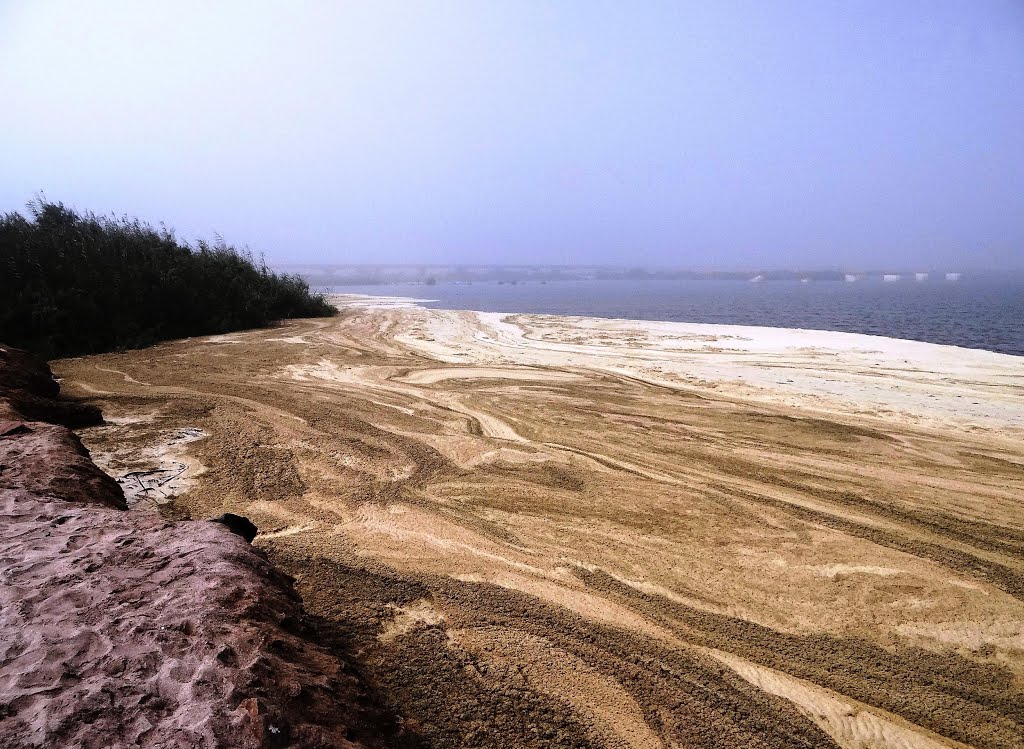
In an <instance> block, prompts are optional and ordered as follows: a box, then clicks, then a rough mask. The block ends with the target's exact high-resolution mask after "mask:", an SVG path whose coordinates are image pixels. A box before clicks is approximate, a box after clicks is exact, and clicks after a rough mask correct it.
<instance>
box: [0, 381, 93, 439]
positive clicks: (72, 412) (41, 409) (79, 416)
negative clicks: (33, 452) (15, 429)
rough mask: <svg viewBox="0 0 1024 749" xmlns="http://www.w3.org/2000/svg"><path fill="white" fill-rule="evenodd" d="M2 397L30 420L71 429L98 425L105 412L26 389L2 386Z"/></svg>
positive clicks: (86, 404) (87, 405)
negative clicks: (36, 393) (46, 396)
mask: <svg viewBox="0 0 1024 749" xmlns="http://www.w3.org/2000/svg"><path fill="white" fill-rule="evenodd" d="M0 399H3V400H6V401H7V403H8V405H9V407H10V408H12V409H13V410H14V411H16V412H17V413H19V414H21V415H22V416H23V417H24V418H25V419H28V420H29V421H47V422H49V423H51V424H60V425H62V426H66V427H68V428H69V429H81V428H82V427H91V426H96V425H97V424H102V423H103V414H102V413H101V412H100V410H99V409H98V408H96V406H93V405H90V404H88V403H79V402H78V401H72V400H64V399H63V398H44V397H42V396H39V395H35V394H34V393H29V392H27V391H25V390H11V389H9V388H4V387H2V386H0Z"/></svg>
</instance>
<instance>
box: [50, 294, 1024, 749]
mask: <svg viewBox="0 0 1024 749" xmlns="http://www.w3.org/2000/svg"><path fill="white" fill-rule="evenodd" d="M339 304H341V305H342V306H343V314H342V316H341V317H340V318H337V319H333V320H316V321H299V322H293V323H290V324H288V325H285V326H282V328H281V329H279V330H274V331H270V332H268V331H251V332H245V333H238V334H233V335H231V336H218V337H215V338H208V339H191V340H187V341H181V342H174V343H168V344H164V345H160V346H156V347H153V348H150V349H146V350H143V351H137V352H130V353H126V354H112V355H107V356H100V357H90V358H86V359H76V360H65V361H61V362H57V363H56V364H55V369H56V370H57V372H58V374H59V375H61V376H63V377H64V378H65V380H64V386H65V389H66V390H67V391H68V392H70V393H73V394H77V395H81V396H85V397H89V398H91V399H92V400H93V402H94V403H95V404H96V405H99V406H100V407H102V408H103V410H104V412H105V413H107V414H108V415H110V416H112V417H114V418H113V419H112V420H111V421H112V423H110V424H108V425H105V426H103V427H97V428H94V429H90V430H85V431H84V432H83V434H82V436H83V439H84V440H85V441H86V443H87V445H88V446H89V447H90V449H91V450H93V452H94V454H96V455H97V456H99V457H100V458H101V459H102V462H101V464H102V465H104V466H105V467H106V469H107V470H108V471H110V472H111V473H113V474H115V475H117V476H123V475H124V474H126V473H129V472H132V471H137V470H145V469H153V468H159V467H161V462H167V463H168V464H170V463H174V465H177V464H179V463H180V464H184V465H185V466H186V469H187V471H186V474H183V476H184V478H186V479H187V480H188V483H187V485H183V486H182V487H180V488H179V490H180V491H184V492H185V493H183V494H179V495H178V496H176V497H166V496H160V497H153V499H154V501H155V502H156V503H157V504H158V505H160V506H161V507H162V508H163V511H164V512H165V513H169V514H181V515H187V514H191V515H201V516H209V515H213V514H218V513H220V512H224V511H232V512H238V513H240V514H244V515H246V516H248V517H250V518H252V519H253V520H254V521H255V522H256V524H257V525H258V526H259V527H260V529H261V531H263V532H262V533H261V535H260V536H259V537H258V538H257V540H256V544H257V545H258V546H261V547H262V548H264V549H266V550H267V551H268V552H269V553H270V555H271V557H272V558H273V559H274V560H275V561H276V562H277V563H279V564H280V565H281V566H282V567H284V568H285V569H286V570H287V571H288V572H290V573H292V574H294V575H296V576H297V577H298V579H299V589H300V592H301V594H302V596H303V598H304V600H305V603H306V605H307V607H308V608H310V609H312V610H313V611H314V612H316V613H317V614H319V615H321V616H323V617H324V618H325V619H326V620H327V621H328V622H330V627H331V628H332V629H331V631H332V632H333V633H334V634H336V635H337V642H338V643H346V645H345V646H346V647H349V648H351V652H352V655H353V657H354V658H355V659H356V660H357V662H358V663H359V664H360V667H361V668H362V670H363V671H364V672H365V674H366V675H367V677H368V678H370V679H371V681H372V682H373V684H374V685H375V686H376V687H377V688H378V689H379V690H380V691H381V692H382V694H383V695H384V696H385V697H386V699H388V700H389V701H390V702H392V703H393V704H394V705H395V706H396V707H397V709H398V710H400V711H401V712H402V713H403V714H404V715H405V716H406V717H407V719H408V725H409V726H411V727H413V728H415V730H417V731H418V732H419V733H420V734H421V735H422V736H423V737H424V740H425V742H426V744H427V745H428V746H607V747H620V746H621V747H659V746H663V747H675V746H680V747H683V746H687V747H688V746H701V747H704V746H707V747H783V746H786V747H789V746H801V747H818V746H841V747H850V748H853V747H857V748H860V747H948V746H962V745H969V746H976V747H991V748H992V749H996V748H997V747H1000V748H1001V747H1022V746H1024V707H1022V706H1024V688H1022V684H1024V682H1022V679H1024V507H1022V504H1021V498H1022V497H1024V447H1022V445H1024V442H1022V441H1021V436H1022V435H1024V359H1020V358H1016V357H1009V356H1000V355H996V354H989V353H987V352H972V351H965V350H962V349H954V348H951V347H942V346H932V345H929V344H918V343H910V342H902V341H891V340H889V339H884V338H872V337H866V336H846V335H844V334H834V333H815V332H811V331H789V332H786V331H772V330H770V329H758V328H729V327H724V326H686V325H678V324H668V323H638V322H632V321H598V320H589V319H584V318H552V317H544V316H532V315H517V316H513V317H508V316H501V315H493V314H481V313H468V312H466V313H458V312H441V311H432V310H425V309H421V308H418V307H415V306H414V305H410V304H407V303H401V302H398V303H389V304H383V303H380V302H376V301H370V302H367V301H365V300H355V299H344V300H339ZM188 429H197V430H201V433H202V434H204V435H206V436H205V437H203V438H201V439H197V440H196V441H192V442H182V441H178V442H175V435H180V434H182V430H188ZM196 434H198V433H196ZM145 451H148V452H145ZM142 455H149V456H151V457H150V463H149V465H144V464H145V463H146V460H145V459H140V457H139V456H142ZM150 494H152V493H150ZM167 494H170V495H173V494H174V492H167Z"/></svg>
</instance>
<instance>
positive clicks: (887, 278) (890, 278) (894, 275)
mask: <svg viewBox="0 0 1024 749" xmlns="http://www.w3.org/2000/svg"><path fill="white" fill-rule="evenodd" d="M900 278H902V276H900V274H899V273H886V274H885V275H883V276H882V280H883V281H888V282H892V281H899V280H900Z"/></svg>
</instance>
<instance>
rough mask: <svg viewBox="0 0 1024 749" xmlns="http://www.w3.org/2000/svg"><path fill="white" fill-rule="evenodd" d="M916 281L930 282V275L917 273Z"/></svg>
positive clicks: (915, 275)
mask: <svg viewBox="0 0 1024 749" xmlns="http://www.w3.org/2000/svg"><path fill="white" fill-rule="evenodd" d="M914 279H915V280H917V281H927V280H928V274H927V273H915V274H914Z"/></svg>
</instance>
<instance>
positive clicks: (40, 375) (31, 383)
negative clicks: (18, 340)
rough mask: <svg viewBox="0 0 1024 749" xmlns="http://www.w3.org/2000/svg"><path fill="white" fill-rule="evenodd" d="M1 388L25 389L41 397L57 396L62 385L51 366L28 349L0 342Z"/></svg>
mask: <svg viewBox="0 0 1024 749" xmlns="http://www.w3.org/2000/svg"><path fill="white" fill-rule="evenodd" d="M0 388H5V389H8V390H23V391H25V392H26V393H31V394H32V395H36V396H39V397H40V398H56V397H57V393H59V392H60V385H58V384H57V381H56V380H54V379H53V372H51V371H50V366H49V365H48V364H47V363H46V362H45V361H43V360H42V359H40V358H38V357H36V356H33V355H32V354H30V353H28V352H27V351H22V350H21V349H18V348H13V347H11V346H6V345H4V344H3V343H0Z"/></svg>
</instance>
